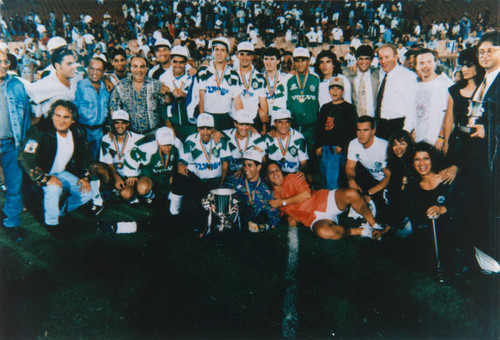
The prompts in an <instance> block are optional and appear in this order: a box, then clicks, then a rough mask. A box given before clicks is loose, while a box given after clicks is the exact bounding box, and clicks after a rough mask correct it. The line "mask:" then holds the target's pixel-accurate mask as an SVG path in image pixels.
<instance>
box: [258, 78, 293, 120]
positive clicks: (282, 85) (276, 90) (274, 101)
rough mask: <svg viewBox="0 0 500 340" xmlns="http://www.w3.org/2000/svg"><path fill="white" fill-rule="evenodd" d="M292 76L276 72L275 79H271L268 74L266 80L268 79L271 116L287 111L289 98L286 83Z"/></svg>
mask: <svg viewBox="0 0 500 340" xmlns="http://www.w3.org/2000/svg"><path fill="white" fill-rule="evenodd" d="M290 77H291V75H290V74H286V73H282V72H280V71H276V75H275V76H274V78H273V79H270V78H269V76H268V75H267V73H266V72H264V78H265V79H266V85H265V91H266V98H267V106H268V108H269V116H271V115H272V112H273V111H276V110H279V109H286V99H287V98H288V94H287V87H286V83H287V82H288V79H290Z"/></svg>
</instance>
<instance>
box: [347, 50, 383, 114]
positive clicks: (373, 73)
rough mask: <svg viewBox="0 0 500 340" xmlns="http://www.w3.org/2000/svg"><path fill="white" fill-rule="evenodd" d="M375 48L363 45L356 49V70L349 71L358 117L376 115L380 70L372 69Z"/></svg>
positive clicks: (348, 75) (348, 77)
mask: <svg viewBox="0 0 500 340" xmlns="http://www.w3.org/2000/svg"><path fill="white" fill-rule="evenodd" d="M373 55H374V54H373V48H372V47H371V46H370V45H361V46H359V47H358V49H357V50H356V71H354V72H349V73H348V74H347V79H349V82H350V83H351V88H352V103H353V104H354V105H355V106H356V111H357V114H358V117H361V116H370V117H373V116H374V115H375V107H376V105H377V94H378V85H379V71H378V70H372V69H371V67H370V66H371V64H372V60H373Z"/></svg>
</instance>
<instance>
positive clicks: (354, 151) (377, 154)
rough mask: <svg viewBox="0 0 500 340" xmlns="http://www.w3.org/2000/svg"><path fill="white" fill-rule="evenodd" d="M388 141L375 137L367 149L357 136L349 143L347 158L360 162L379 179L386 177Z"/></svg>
mask: <svg viewBox="0 0 500 340" xmlns="http://www.w3.org/2000/svg"><path fill="white" fill-rule="evenodd" d="M387 145H388V143H387V141H386V140H385V139H381V138H378V137H375V140H374V141H373V144H372V145H371V146H370V147H369V148H367V149H365V148H364V147H363V145H361V143H360V142H359V141H358V139H357V138H355V139H353V140H352V141H351V142H350V143H349V149H348V151H347V159H349V160H351V161H355V162H360V163H361V165H363V166H364V167H365V168H366V169H367V170H368V171H369V172H370V173H371V175H372V176H373V178H375V179H376V180H377V181H381V180H383V179H384V177H385V174H384V168H386V167H387V163H386V161H387V158H386V153H387Z"/></svg>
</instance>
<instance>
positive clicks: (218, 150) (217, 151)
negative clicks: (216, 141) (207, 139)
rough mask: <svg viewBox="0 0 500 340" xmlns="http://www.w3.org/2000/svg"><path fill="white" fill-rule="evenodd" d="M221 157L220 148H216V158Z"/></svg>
mask: <svg viewBox="0 0 500 340" xmlns="http://www.w3.org/2000/svg"><path fill="white" fill-rule="evenodd" d="M219 155H220V149H219V148H215V149H214V157H219Z"/></svg>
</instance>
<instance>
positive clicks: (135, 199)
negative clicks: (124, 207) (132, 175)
mask: <svg viewBox="0 0 500 340" xmlns="http://www.w3.org/2000/svg"><path fill="white" fill-rule="evenodd" d="M128 204H130V205H134V204H139V199H138V198H137V197H136V198H134V199H133V200H131V201H129V202H128Z"/></svg>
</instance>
